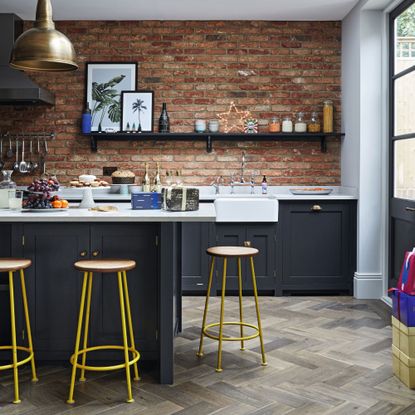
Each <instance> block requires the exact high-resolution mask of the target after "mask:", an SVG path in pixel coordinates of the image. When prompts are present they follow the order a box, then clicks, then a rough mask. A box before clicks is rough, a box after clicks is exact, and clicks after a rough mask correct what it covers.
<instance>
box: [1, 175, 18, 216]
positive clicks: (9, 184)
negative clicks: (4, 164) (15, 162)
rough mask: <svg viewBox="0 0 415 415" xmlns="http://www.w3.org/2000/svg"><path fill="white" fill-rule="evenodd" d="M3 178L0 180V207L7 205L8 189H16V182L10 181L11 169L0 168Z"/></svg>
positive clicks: (5, 207)
mask: <svg viewBox="0 0 415 415" xmlns="http://www.w3.org/2000/svg"><path fill="white" fill-rule="evenodd" d="M1 172H2V174H3V180H2V181H1V182H0V208H1V209H7V208H8V207H9V191H10V190H13V189H16V183H15V182H13V181H12V174H13V170H2V171H1Z"/></svg>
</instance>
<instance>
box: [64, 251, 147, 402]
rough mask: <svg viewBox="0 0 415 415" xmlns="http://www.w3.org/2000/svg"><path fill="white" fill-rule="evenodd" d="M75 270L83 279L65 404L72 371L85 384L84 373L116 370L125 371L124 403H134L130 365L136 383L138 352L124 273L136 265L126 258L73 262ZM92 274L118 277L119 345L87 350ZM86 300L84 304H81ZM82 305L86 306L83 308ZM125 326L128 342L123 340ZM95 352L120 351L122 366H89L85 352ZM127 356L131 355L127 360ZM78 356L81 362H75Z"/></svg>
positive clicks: (70, 392) (71, 396)
mask: <svg viewBox="0 0 415 415" xmlns="http://www.w3.org/2000/svg"><path fill="white" fill-rule="evenodd" d="M74 266H75V268H76V269H78V270H80V271H83V273H84V279H83V284H82V293H81V304H80V307H79V317H78V328H77V332H76V340H75V351H74V354H73V355H72V356H71V358H70V360H69V361H70V363H71V364H72V376H71V383H70V388H69V397H68V400H67V403H69V404H72V403H74V402H75V401H74V399H73V396H74V389H75V377H76V370H77V369H81V376H80V378H79V381H81V382H82V381H85V371H86V370H92V371H106V370H117V369H125V373H126V380H127V393H128V398H127V402H134V399H133V395H132V390H131V374H130V366H133V367H134V380H135V381H138V380H139V379H140V376H139V373H138V366H137V361H138V360H139V359H140V353H139V352H138V351H137V349H136V347H135V340H134V331H133V322H132V318H131V307H130V297H129V293H128V284H127V271H129V270H132V269H133V268H135V266H136V263H135V261H133V260H129V259H93V260H82V261H78V262H75V264H74ZM94 272H98V273H116V274H117V278H118V295H119V300H120V311H121V327H122V337H123V345H122V346H121V345H100V346H92V347H91V346H90V347H88V329H89V320H90V312H91V297H92V281H93V275H94ZM85 300H86V301H85ZM85 302H86V305H85ZM83 326H84V332H83V345H82V349H80V342H81V332H82V327H83ZM127 327H128V334H129V340H128V337H127ZM96 350H121V351H123V352H124V361H123V363H120V364H117V365H112V366H91V365H86V355H87V353H89V352H93V351H96ZM130 353H131V355H132V357H131V359H130ZM80 357H81V359H82V362H79V358H80Z"/></svg>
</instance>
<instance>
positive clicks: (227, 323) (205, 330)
mask: <svg viewBox="0 0 415 415" xmlns="http://www.w3.org/2000/svg"><path fill="white" fill-rule="evenodd" d="M223 325H224V326H244V327H249V328H251V329H254V330H255V333H254V334H251V335H250V336H243V337H225V336H222V340H223V341H228V342H229V341H231V342H236V341H241V340H252V339H255V338H256V337H258V336H259V329H258V327H257V326H255V325H253V324H249V323H244V322H242V321H225V322H224V323H223ZM219 326H220V323H212V324H207V325H206V326H205V327H203V334H204V335H205V336H206V337H209V338H210V339H213V340H219V336H216V335H214V334H212V333H209V332H208V330H209V329H210V328H212V327H219Z"/></svg>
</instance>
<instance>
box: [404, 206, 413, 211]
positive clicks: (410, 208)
mask: <svg viewBox="0 0 415 415" xmlns="http://www.w3.org/2000/svg"><path fill="white" fill-rule="evenodd" d="M405 210H407V211H408V212H415V208H413V207H409V206H407V207H406V208H405Z"/></svg>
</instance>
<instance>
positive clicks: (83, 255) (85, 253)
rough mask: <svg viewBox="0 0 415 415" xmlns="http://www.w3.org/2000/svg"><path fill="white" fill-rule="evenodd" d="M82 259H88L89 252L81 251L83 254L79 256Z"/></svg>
mask: <svg viewBox="0 0 415 415" xmlns="http://www.w3.org/2000/svg"><path fill="white" fill-rule="evenodd" d="M79 255H80V256H81V257H86V256H87V255H88V252H87V251H81V253H80V254H79Z"/></svg>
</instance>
